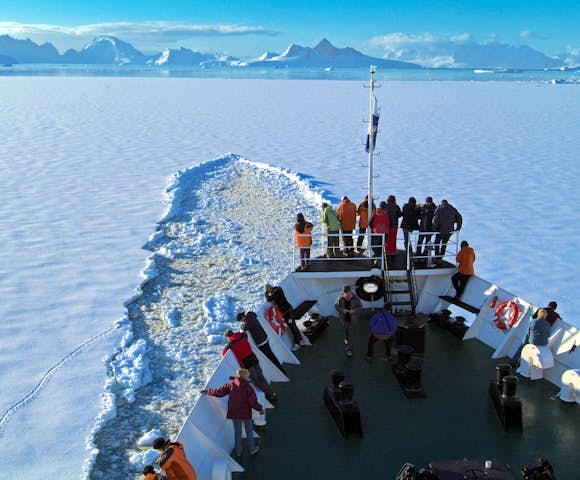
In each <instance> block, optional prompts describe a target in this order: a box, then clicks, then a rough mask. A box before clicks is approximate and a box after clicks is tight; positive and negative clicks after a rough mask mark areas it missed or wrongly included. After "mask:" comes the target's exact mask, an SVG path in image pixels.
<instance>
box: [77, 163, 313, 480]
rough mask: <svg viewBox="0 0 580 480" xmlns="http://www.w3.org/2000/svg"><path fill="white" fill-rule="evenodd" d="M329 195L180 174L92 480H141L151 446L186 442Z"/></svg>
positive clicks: (279, 173)
mask: <svg viewBox="0 0 580 480" xmlns="http://www.w3.org/2000/svg"><path fill="white" fill-rule="evenodd" d="M323 196H324V192H323V191H320V190H318V189H316V187H313V186H311V185H310V184H309V183H308V181H307V180H305V179H304V178H303V177H301V176H300V175H299V174H295V173H292V172H288V171H284V170H281V169H278V168H274V167H270V166H268V165H265V164H258V163H254V162H250V161H247V160H245V159H242V158H240V157H238V156H236V155H226V156H223V157H220V158H218V159H216V160H213V161H211V162H207V163H203V164H201V165H198V166H195V167H192V168H190V169H187V170H184V171H181V172H179V173H178V174H176V175H174V177H173V178H172V179H171V181H170V184H169V187H168V188H167V191H166V199H167V203H168V209H167V212H166V214H165V217H164V218H163V219H162V220H161V221H160V222H159V224H158V228H157V231H156V232H155V233H154V234H153V235H152V236H151V238H150V240H149V241H148V243H147V244H146V245H145V248H147V249H149V250H150V251H151V252H152V255H151V257H150V258H149V261H148V265H147V267H146V268H145V270H144V275H145V280H144V281H143V283H142V284H141V287H140V289H139V293H138V294H137V295H136V296H135V297H134V298H132V299H131V300H130V301H128V302H127V316H128V320H127V330H128V335H127V336H126V339H125V346H124V348H123V349H122V350H121V351H120V352H118V353H117V354H116V355H115V356H114V357H113V358H112V360H111V362H110V378H109V381H108V382H107V393H106V395H105V396H104V398H106V399H108V402H109V404H110V408H109V415H108V416H107V415H105V418H106V417H112V418H110V419H108V421H107V422H104V421H103V422H102V425H97V428H96V432H95V434H94V437H93V439H92V450H93V455H92V456H91V457H90V458H89V460H88V462H87V465H86V468H85V471H86V472H87V475H88V476H89V477H90V478H94V479H104V478H122V477H123V478H127V477H131V476H135V475H137V474H138V473H139V472H140V471H141V470H142V468H143V465H146V464H148V463H151V461H152V460H154V459H155V457H156V453H155V452H154V451H152V450H148V449H143V450H140V449H139V447H138V443H139V439H140V438H141V437H142V436H143V435H146V434H147V433H148V432H158V433H156V434H163V435H166V436H171V437H174V436H175V435H176V434H177V432H178V429H179V427H180V426H181V424H182V422H183V421H184V419H185V418H186V416H187V414H188V412H189V410H190V408H191V407H192V406H193V404H194V402H195V400H196V399H197V397H198V396H199V391H200V389H201V388H203V386H204V385H205V382H206V380H207V379H208V378H209V376H210V375H211V373H212V372H213V370H214V369H215V367H216V365H217V363H218V362H219V360H220V358H221V349H222V347H223V344H224V341H223V336H222V334H223V331H224V329H225V328H226V327H227V326H235V323H236V322H235V314H236V312H237V311H241V310H248V309H252V308H256V307H257V306H258V305H259V304H260V303H261V301H262V298H263V297H262V287H263V285H264V283H266V282H276V281H279V280H281V279H282V278H283V277H284V276H285V275H286V274H287V272H288V270H289V269H290V267H291V265H292V263H291V252H292V241H293V235H292V225H293V224H294V220H295V217H296V213H298V212H302V213H304V215H305V217H306V218H307V219H311V220H314V219H315V216H317V215H318V214H319V210H318V209H317V207H318V206H319V205H320V203H321V201H322V199H323ZM111 398H113V401H112V402H111ZM106 419H107V418H106ZM149 436H152V435H151V433H149ZM145 443H147V442H145Z"/></svg>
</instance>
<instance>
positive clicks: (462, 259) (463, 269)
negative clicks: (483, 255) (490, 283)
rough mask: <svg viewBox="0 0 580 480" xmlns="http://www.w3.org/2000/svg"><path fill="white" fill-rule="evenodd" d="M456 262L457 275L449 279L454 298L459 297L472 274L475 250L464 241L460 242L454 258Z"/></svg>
mask: <svg viewBox="0 0 580 480" xmlns="http://www.w3.org/2000/svg"><path fill="white" fill-rule="evenodd" d="M455 260H456V261H457V273H456V274H454V275H453V276H452V277H451V283H452V284H453V287H454V288H455V298H459V297H461V294H462V293H463V291H464V290H465V287H466V286H467V282H468V281H469V279H470V278H471V277H473V274H474V273H475V272H474V270H473V264H474V262H475V250H473V248H471V247H470V246H469V243H467V242H466V241H465V240H463V241H462V242H461V250H459V253H458V254H457V256H456V257H455Z"/></svg>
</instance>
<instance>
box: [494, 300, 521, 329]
mask: <svg viewBox="0 0 580 480" xmlns="http://www.w3.org/2000/svg"><path fill="white" fill-rule="evenodd" d="M504 312H505V313H506V315H507V318H504V315H503V313H504ZM519 314H520V309H519V307H518V304H517V303H516V302H514V301H513V300H506V301H505V302H501V303H500V304H499V305H498V307H497V308H496V309H495V320H494V323H495V325H496V327H497V328H499V329H500V330H504V331H507V330H509V329H510V328H512V327H513V326H514V324H515V323H516V321H517V320H518V315H519Z"/></svg>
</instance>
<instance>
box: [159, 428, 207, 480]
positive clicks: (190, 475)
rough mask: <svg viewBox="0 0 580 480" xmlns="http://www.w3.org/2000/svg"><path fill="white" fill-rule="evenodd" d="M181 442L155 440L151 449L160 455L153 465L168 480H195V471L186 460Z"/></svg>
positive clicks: (162, 439)
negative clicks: (159, 469)
mask: <svg viewBox="0 0 580 480" xmlns="http://www.w3.org/2000/svg"><path fill="white" fill-rule="evenodd" d="M183 447H184V445H183V442H172V441H170V440H165V439H164V438H161V437H160V438H157V439H156V440H155V441H154V442H153V448H154V449H155V450H158V451H159V452H161V453H160V455H159V458H158V459H157V461H156V462H155V463H157V465H159V468H161V469H162V470H163V471H164V472H165V475H166V476H167V479H168V480H197V474H196V473H195V469H194V468H193V466H192V465H191V463H189V461H188V460H187V457H186V456H185V450H184V449H183Z"/></svg>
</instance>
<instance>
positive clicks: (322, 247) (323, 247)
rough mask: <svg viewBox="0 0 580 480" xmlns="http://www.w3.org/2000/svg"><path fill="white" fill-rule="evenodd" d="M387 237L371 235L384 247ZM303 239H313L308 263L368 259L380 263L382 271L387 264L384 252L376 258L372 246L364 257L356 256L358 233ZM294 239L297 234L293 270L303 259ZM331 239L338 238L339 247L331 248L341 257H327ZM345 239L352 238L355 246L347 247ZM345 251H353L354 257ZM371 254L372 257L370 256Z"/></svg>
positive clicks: (314, 234) (365, 249)
mask: <svg viewBox="0 0 580 480" xmlns="http://www.w3.org/2000/svg"><path fill="white" fill-rule="evenodd" d="M385 235H386V234H384V233H371V234H370V236H371V238H373V237H374V238H377V237H379V238H380V240H381V243H380V245H384V244H385V241H386V240H385V238H386V237H385ZM299 236H301V237H311V238H312V245H311V246H310V258H309V259H308V262H311V263H312V262H328V261H341V262H342V261H345V262H348V261H356V260H361V259H366V260H372V261H378V262H379V264H380V268H381V270H383V269H385V267H386V262H385V258H384V250H383V252H382V254H381V255H379V256H375V255H374V252H373V250H372V246H371V249H370V250H369V249H368V248H367V247H366V244H365V248H364V251H365V255H364V256H363V257H361V256H355V255H354V252H356V251H358V246H357V242H356V240H357V238H358V236H359V234H358V233H354V232H353V234H352V235H348V234H344V233H310V234H304V235H299ZM294 237H295V234H292V244H293V246H294V247H293V255H292V259H293V262H292V264H293V269H294V270H295V269H296V268H297V267H299V266H300V265H301V259H300V247H298V246H296V242H295V241H294ZM329 237H338V245H337V246H335V247H331V248H336V249H338V250H339V251H340V252H341V253H340V255H339V256H336V257H327V256H326V254H327V250H328V238H329ZM345 237H352V239H353V244H352V245H345V244H344V238H345ZM366 238H367V235H366V234H365V239H366ZM377 247H378V245H377V246H375V248H377ZM343 250H352V251H353V255H346V256H344V255H343V254H342V251H343ZM369 253H370V255H369Z"/></svg>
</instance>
